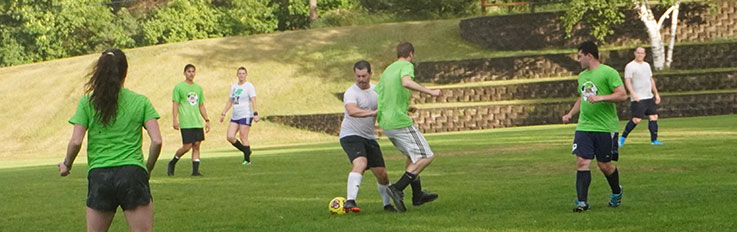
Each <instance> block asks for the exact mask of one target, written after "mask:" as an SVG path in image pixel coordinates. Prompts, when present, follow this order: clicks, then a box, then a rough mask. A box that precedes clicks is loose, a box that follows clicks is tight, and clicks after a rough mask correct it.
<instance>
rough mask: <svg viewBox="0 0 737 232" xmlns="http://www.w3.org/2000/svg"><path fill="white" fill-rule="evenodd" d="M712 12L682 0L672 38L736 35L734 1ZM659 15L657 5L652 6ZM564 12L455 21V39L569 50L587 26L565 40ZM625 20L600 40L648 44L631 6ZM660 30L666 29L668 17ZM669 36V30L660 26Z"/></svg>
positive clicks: (708, 38) (587, 35) (695, 39)
mask: <svg viewBox="0 0 737 232" xmlns="http://www.w3.org/2000/svg"><path fill="white" fill-rule="evenodd" d="M716 6H717V8H716V9H715V10H712V9H711V8H710V6H709V5H707V4H703V3H683V4H681V7H680V17H679V25H678V29H677V31H676V42H701V41H712V40H715V39H722V38H734V37H735V36H737V27H735V26H734V25H735V22H737V12H736V11H737V1H721V2H718V3H716ZM653 11H654V13H655V14H656V15H657V16H658V17H660V15H662V13H663V12H664V11H665V8H663V7H655V8H654V9H653ZM563 15H564V12H553V13H531V14H516V15H498V16H484V17H477V18H470V19H465V20H462V21H461V22H460V25H459V26H460V32H461V38H463V39H464V40H466V41H469V42H472V43H476V44H479V45H481V46H482V47H485V48H488V49H494V50H534V49H543V48H575V47H576V46H578V44H580V43H581V42H583V41H586V40H591V39H593V37H591V36H590V34H591V33H590V28H589V27H586V26H582V24H579V26H578V27H576V28H575V29H574V31H573V32H572V36H571V38H565V28H564V27H563V26H562V24H561V20H560V19H561V16H563ZM625 20H626V21H625V22H624V23H622V24H619V25H614V26H613V27H612V28H613V30H614V34H613V35H610V36H608V37H607V38H606V39H605V40H606V41H607V42H608V44H610V45H633V44H649V42H648V41H649V39H648V37H647V33H646V29H645V26H644V25H643V23H642V21H640V20H639V18H638V17H637V12H635V11H634V10H628V11H625ZM663 28H670V20H666V21H665V22H664V25H663ZM663 31H664V34H663V36H664V37H663V38H664V39H669V38H670V30H669V29H668V30H663Z"/></svg>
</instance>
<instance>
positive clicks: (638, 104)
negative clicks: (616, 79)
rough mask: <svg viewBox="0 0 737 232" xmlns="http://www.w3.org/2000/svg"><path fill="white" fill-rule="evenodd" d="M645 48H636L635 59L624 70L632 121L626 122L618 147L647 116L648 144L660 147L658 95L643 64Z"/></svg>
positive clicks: (650, 73) (651, 75)
mask: <svg viewBox="0 0 737 232" xmlns="http://www.w3.org/2000/svg"><path fill="white" fill-rule="evenodd" d="M645 54H646V53H645V48H643V47H637V48H636V49H635V59H634V60H632V61H631V62H629V63H628V64H627V66H625V68H624V85H625V86H626V87H627V91H629V92H630V99H631V102H630V104H631V105H630V106H631V107H630V108H631V111H632V119H631V120H630V121H629V122H627V126H625V128H624V131H623V132H622V137H619V146H620V147H621V146H624V142H625V140H626V139H627V135H629V133H630V132H632V129H635V126H637V124H638V123H640V121H641V120H642V119H643V118H645V116H646V115H647V117H648V119H649V120H650V123H649V125H648V128H649V129H650V144H652V145H662V144H663V143H662V142H660V141H659V140H658V109H657V106H656V105H657V104H660V94H658V88H657V87H656V86H655V79H653V73H652V71H651V69H650V64H648V63H647V62H645Z"/></svg>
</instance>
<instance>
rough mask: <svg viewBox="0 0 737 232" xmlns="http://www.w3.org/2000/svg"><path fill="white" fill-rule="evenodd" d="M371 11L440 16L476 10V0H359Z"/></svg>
mask: <svg viewBox="0 0 737 232" xmlns="http://www.w3.org/2000/svg"><path fill="white" fill-rule="evenodd" d="M360 3H361V6H363V7H364V8H365V9H366V10H368V11H369V12H372V13H380V12H387V13H392V14H395V15H397V16H399V17H414V18H442V17H449V16H467V15H473V14H474V13H475V12H478V7H479V5H478V3H479V1H477V0H360Z"/></svg>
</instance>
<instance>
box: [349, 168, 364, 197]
mask: <svg viewBox="0 0 737 232" xmlns="http://www.w3.org/2000/svg"><path fill="white" fill-rule="evenodd" d="M362 178H363V175H361V174H360V173H358V172H351V173H350V174H348V187H347V188H346V193H347V194H348V195H347V196H346V200H356V196H358V187H359V186H361V179H362Z"/></svg>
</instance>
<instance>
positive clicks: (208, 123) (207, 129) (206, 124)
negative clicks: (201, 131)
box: [205, 121, 210, 133]
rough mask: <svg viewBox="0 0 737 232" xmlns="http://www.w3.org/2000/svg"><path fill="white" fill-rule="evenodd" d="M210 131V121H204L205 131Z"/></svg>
mask: <svg viewBox="0 0 737 232" xmlns="http://www.w3.org/2000/svg"><path fill="white" fill-rule="evenodd" d="M207 132H210V121H205V133H207Z"/></svg>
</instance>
